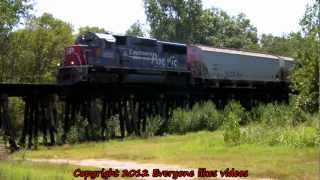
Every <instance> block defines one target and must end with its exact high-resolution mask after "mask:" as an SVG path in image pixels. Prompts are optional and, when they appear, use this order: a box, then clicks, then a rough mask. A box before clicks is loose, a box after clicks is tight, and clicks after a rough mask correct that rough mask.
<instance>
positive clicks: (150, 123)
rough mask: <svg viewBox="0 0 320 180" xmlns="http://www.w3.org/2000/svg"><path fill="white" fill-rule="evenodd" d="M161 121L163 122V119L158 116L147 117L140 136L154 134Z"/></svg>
mask: <svg viewBox="0 0 320 180" xmlns="http://www.w3.org/2000/svg"><path fill="white" fill-rule="evenodd" d="M162 123H163V119H162V118H161V117H160V116H151V117H147V125H146V131H145V132H144V134H143V135H142V136H144V137H151V136H155V135H156V133H157V132H158V130H159V128H160V126H161V124H162Z"/></svg>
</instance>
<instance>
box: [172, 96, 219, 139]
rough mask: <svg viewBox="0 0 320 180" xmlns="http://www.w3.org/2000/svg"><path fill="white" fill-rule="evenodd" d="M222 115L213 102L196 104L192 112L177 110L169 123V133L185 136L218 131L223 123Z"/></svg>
mask: <svg viewBox="0 0 320 180" xmlns="http://www.w3.org/2000/svg"><path fill="white" fill-rule="evenodd" d="M221 119H222V118H221V115H220V114H219V112H218V111H217V109H216V107H215V105H214V104H213V103H212V102H210V101H209V102H206V103H203V104H195V105H194V106H193V107H192V109H191V110H185V109H182V108H177V109H175V110H174V111H173V113H172V118H171V119H170V122H169V132H171V133H178V134H184V133H187V132H190V131H200V130H210V131H212V130H216V129H217V128H218V127H219V126H220V125H221V123H222V121H221Z"/></svg>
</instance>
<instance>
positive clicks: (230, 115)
mask: <svg viewBox="0 0 320 180" xmlns="http://www.w3.org/2000/svg"><path fill="white" fill-rule="evenodd" d="M244 114H245V111H244V108H243V107H242V106H241V105H240V103H239V102H236V101H231V102H230V103H229V104H228V105H227V106H226V107H225V109H224V117H225V118H224V122H223V127H224V133H223V138H224V141H225V142H226V143H227V144H239V143H240V135H241V133H240V124H239V122H240V121H241V120H242V119H243V118H244Z"/></svg>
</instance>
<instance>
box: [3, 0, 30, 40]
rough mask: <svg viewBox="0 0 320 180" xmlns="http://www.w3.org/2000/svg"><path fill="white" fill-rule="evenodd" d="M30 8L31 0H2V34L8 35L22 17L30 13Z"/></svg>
mask: <svg viewBox="0 0 320 180" xmlns="http://www.w3.org/2000/svg"><path fill="white" fill-rule="evenodd" d="M30 9H32V5H31V4H30V0H1V1H0V11H1V14H0V19H1V21H0V36H6V35H7V34H8V33H9V32H10V31H11V30H12V28H13V27H14V26H15V25H16V24H17V23H19V22H20V20H21V18H23V17H26V16H27V15H28V13H29V10H30Z"/></svg>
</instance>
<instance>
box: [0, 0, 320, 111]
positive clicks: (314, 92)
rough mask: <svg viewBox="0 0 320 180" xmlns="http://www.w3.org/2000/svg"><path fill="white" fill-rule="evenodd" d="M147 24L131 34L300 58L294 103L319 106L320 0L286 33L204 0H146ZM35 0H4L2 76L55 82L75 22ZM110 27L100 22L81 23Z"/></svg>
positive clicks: (97, 29)
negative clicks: (41, 9)
mask: <svg viewBox="0 0 320 180" xmlns="http://www.w3.org/2000/svg"><path fill="white" fill-rule="evenodd" d="M143 2H144V9H145V14H146V17H147V24H148V26H149V27H150V30H149V31H148V32H146V31H145V30H144V27H145V25H143V24H141V23H140V22H139V21H137V22H135V23H133V24H132V25H131V27H130V28H129V29H128V30H127V31H126V34H127V35H132V36H147V35H148V36H150V37H153V38H156V39H160V40H165V41H174V42H180V43H193V44H203V45H208V46H214V47H223V48H235V49H243V50H249V51H257V52H262V53H271V54H275V55H280V56H290V57H293V58H294V59H295V60H296V64H297V65H296V66H295V70H294V71H293V73H292V74H291V80H292V85H291V86H292V89H293V91H294V92H295V93H294V94H295V95H294V96H293V102H294V105H295V106H297V107H299V108H302V109H304V110H308V111H316V110H317V108H318V107H319V101H318V99H319V83H318V82H319V62H320V0H313V1H312V2H311V4H309V5H308V6H307V7H306V9H305V14H304V16H303V17H301V21H300V27H301V30H300V31H299V32H290V33H289V34H287V35H283V36H280V37H278V36H274V35H271V34H263V35H261V37H258V34H257V28H256V27H255V26H254V25H252V23H251V22H250V20H249V19H248V18H247V17H246V16H245V14H243V13H241V14H239V15H237V16H230V15H229V14H228V13H227V12H225V11H223V10H221V9H218V8H214V7H212V8H209V9H206V8H204V7H203V5H202V1H201V0H143ZM33 3H34V1H33V0H1V1H0V9H1V12H2V13H1V14H0V19H1V21H0V81H1V82H13V83H14V82H24V83H34V82H38V83H41V82H54V81H55V73H56V70H57V64H59V62H60V61H61V59H62V58H63V55H64V48H65V47H67V46H69V45H71V44H72V43H73V42H74V39H75V36H76V35H74V34H73V33H74V29H73V28H72V25H71V24H69V23H66V22H64V21H63V20H61V19H57V18H55V17H54V16H53V15H51V14H48V13H44V14H43V15H41V16H40V17H36V16H35V15H34V14H32V12H33V11H32V9H33ZM22 22H23V26H22V27H19V28H17V26H18V25H20V24H21V23H22ZM86 31H95V32H107V29H104V28H101V27H89V26H86V27H81V28H79V29H78V33H83V32H86Z"/></svg>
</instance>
